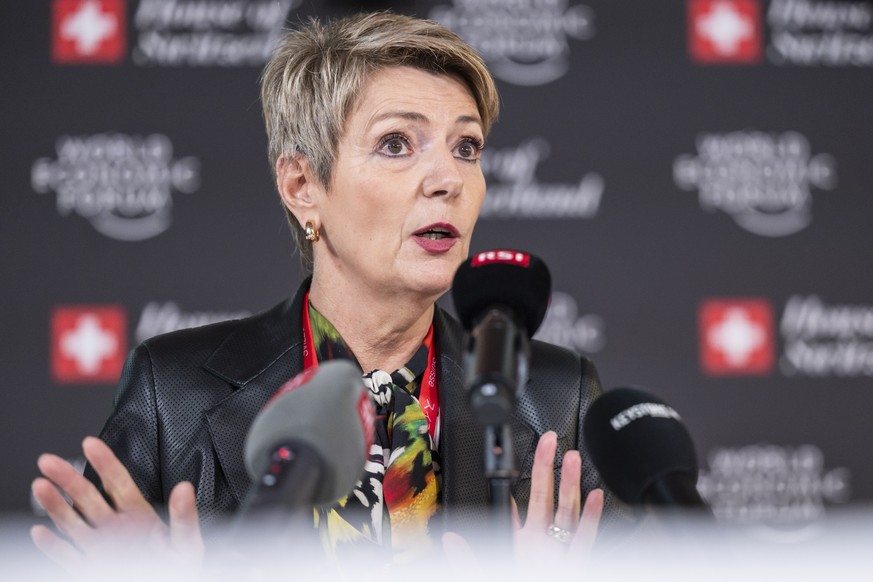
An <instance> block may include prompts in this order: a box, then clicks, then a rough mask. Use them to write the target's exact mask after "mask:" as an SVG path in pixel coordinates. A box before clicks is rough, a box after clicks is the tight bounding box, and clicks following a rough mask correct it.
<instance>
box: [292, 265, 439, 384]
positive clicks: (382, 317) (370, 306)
mask: <svg viewBox="0 0 873 582" xmlns="http://www.w3.org/2000/svg"><path fill="white" fill-rule="evenodd" d="M324 279H326V277H320V276H318V274H315V275H313V278H312V286H311V287H310V289H309V301H310V302H311V303H312V305H313V307H315V308H316V309H317V310H318V311H319V313H321V314H322V315H323V316H324V317H326V318H327V320H328V321H329V322H330V323H331V324H332V325H333V326H334V327H335V328H336V330H337V331H338V332H339V333H340V335H341V336H342V338H343V340H344V341H345V342H346V345H348V347H349V348H350V349H351V350H352V353H354V355H355V357H356V358H357V360H358V363H359V364H360V365H361V369H362V370H363V371H364V372H370V371H371V370H374V369H377V368H378V369H380V370H385V371H387V372H392V371H394V370H396V369H397V368H399V367H401V366H403V365H404V364H406V363H407V362H408V361H409V359H410V358H411V357H412V356H413V354H415V351H416V350H417V349H418V346H420V345H421V342H422V340H423V339H424V336H425V335H427V331H428V329H430V325H431V322H432V321H433V310H434V302H435V301H436V297H433V298H419V297H412V298H409V297H406V298H404V297H397V296H396V295H389V296H386V294H385V292H384V291H382V292H381V293H380V292H379V291H374V290H373V289H370V288H368V287H366V286H364V285H360V286H359V285H354V284H350V283H348V282H345V281H344V282H339V283H335V284H334V283H332V282H330V281H325V280H324Z"/></svg>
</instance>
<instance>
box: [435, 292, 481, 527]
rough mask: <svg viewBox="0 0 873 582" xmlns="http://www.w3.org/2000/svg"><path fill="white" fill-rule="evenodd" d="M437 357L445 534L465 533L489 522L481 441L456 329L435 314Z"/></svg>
mask: <svg viewBox="0 0 873 582" xmlns="http://www.w3.org/2000/svg"><path fill="white" fill-rule="evenodd" d="M434 324H435V331H436V334H437V349H438V355H439V361H440V366H439V378H438V381H439V390H440V418H441V424H442V427H441V429H440V432H441V435H442V436H441V437H440V440H441V442H440V457H441V460H442V481H443V506H444V510H445V516H446V528H447V529H449V530H453V531H463V530H466V529H470V528H472V527H475V525H476V524H477V523H478V524H480V525H481V523H482V519H485V518H486V517H487V507H486V504H487V502H488V494H487V489H486V487H487V483H486V481H485V474H484V471H483V467H482V451H483V448H484V438H483V435H482V429H481V428H480V427H479V424H478V423H477V422H476V419H475V418H474V417H473V413H472V411H471V410H470V405H469V404H468V402H467V392H466V390H465V388H464V366H463V353H464V346H463V342H464V341H465V340H466V335H465V333H464V331H463V329H461V326H460V324H459V323H458V322H457V321H456V320H455V319H453V318H451V317H449V316H448V315H447V314H446V313H445V312H443V311H442V310H441V309H439V308H437V310H436V315H435V317H434Z"/></svg>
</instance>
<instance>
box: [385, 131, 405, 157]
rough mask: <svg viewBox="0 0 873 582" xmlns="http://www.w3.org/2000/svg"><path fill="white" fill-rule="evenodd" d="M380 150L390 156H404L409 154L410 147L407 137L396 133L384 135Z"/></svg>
mask: <svg viewBox="0 0 873 582" xmlns="http://www.w3.org/2000/svg"><path fill="white" fill-rule="evenodd" d="M379 150H380V151H381V152H383V153H385V154H387V155H389V156H402V155H406V154H408V153H409V150H410V148H409V143H408V142H407V141H406V138H404V137H401V136H398V135H394V136H386V137H384V138H383V139H382V142H381V143H380V145H379Z"/></svg>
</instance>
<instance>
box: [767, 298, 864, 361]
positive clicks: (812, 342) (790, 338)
mask: <svg viewBox="0 0 873 582" xmlns="http://www.w3.org/2000/svg"><path fill="white" fill-rule="evenodd" d="M781 333H782V338H783V341H784V342H785V349H784V352H783V355H782V359H781V361H780V367H781V368H782V373H783V374H785V375H786V376H812V377H826V376H836V377H870V376H873V305H860V304H855V305H848V304H842V305H828V304H827V303H825V302H824V301H823V300H822V299H821V298H819V297H818V296H817V295H808V296H802V295H795V296H793V297H791V298H790V299H789V300H788V303H787V304H786V306H785V312H784V313H783V315H782V322H781Z"/></svg>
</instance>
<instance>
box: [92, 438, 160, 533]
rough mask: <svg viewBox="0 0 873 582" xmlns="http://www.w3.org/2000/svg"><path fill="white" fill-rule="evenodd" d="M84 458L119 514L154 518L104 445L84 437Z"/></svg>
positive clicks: (127, 475) (137, 489)
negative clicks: (95, 473) (98, 478)
mask: <svg viewBox="0 0 873 582" xmlns="http://www.w3.org/2000/svg"><path fill="white" fill-rule="evenodd" d="M82 450H83V451H84V452H85V458H87V459H88V462H89V463H91V466H92V467H94V470H95V471H96V472H97V474H98V475H100V480H101V482H102V483H103V488H104V489H105V490H106V493H108V494H109V496H110V497H111V498H112V501H114V502H115V509H116V510H117V511H118V512H120V513H130V514H137V513H142V514H144V515H146V516H149V517H151V516H154V515H155V513H154V510H153V509H152V506H151V505H149V503H148V502H147V501H146V500H145V498H144V497H143V496H142V493H141V492H140V490H139V487H137V486H136V483H134V481H133V478H132V477H131V476H130V473H129V472H128V471H127V469H126V468H125V467H124V465H122V464H121V461H119V460H118V457H116V456H115V453H113V452H112V449H110V448H109V447H108V446H107V445H106V443H104V442H103V441H101V440H100V439H98V438H95V437H86V438H85V440H84V441H83V442H82Z"/></svg>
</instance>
